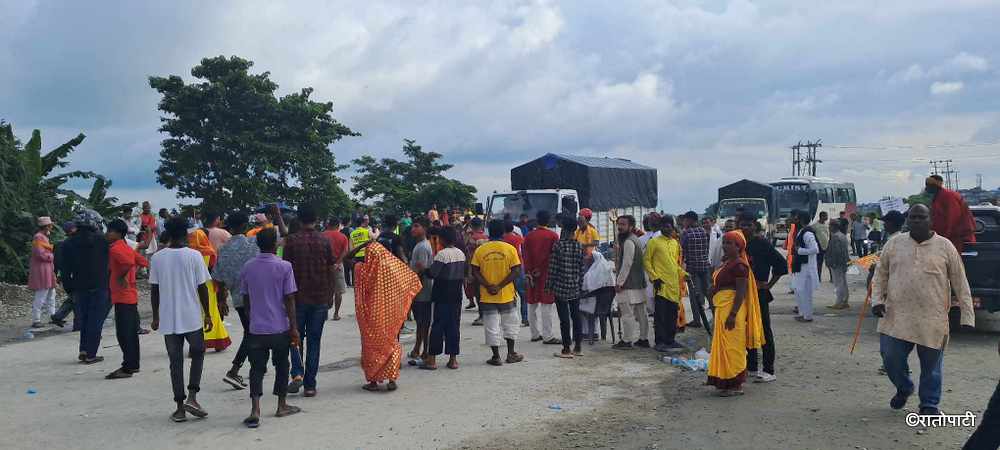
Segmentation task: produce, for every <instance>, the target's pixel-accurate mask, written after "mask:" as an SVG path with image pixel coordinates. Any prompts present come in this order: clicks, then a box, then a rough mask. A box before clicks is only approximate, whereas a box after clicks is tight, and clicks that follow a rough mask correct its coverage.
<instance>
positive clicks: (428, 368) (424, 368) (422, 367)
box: [417, 364, 438, 370]
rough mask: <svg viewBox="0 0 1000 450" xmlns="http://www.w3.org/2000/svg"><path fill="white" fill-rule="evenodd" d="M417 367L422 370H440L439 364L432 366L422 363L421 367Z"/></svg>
mask: <svg viewBox="0 0 1000 450" xmlns="http://www.w3.org/2000/svg"><path fill="white" fill-rule="evenodd" d="M417 368H418V369H421V370H438V368H437V366H431V365H428V364H421V365H420V367H417Z"/></svg>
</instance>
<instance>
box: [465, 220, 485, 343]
mask: <svg viewBox="0 0 1000 450" xmlns="http://www.w3.org/2000/svg"><path fill="white" fill-rule="evenodd" d="M489 240H490V237H489V236H487V235H486V232H485V231H483V219H480V218H478V217H477V218H475V219H472V222H471V223H470V224H469V233H468V234H467V235H466V236H465V258H466V259H465V260H466V261H471V260H472V255H475V254H476V249H477V248H479V245H480V244H483V243H485V242H488V241H489ZM465 298H467V299H469V304H468V305H467V306H466V307H465V309H472V308H475V307H476V305H477V304H479V283H478V282H477V281H476V278H475V277H473V276H472V266H471V265H470V266H469V272H468V273H467V274H466V277H465ZM482 325H483V312H482V311H480V312H479V317H477V318H476V320H473V321H472V326H476V327H478V326H482Z"/></svg>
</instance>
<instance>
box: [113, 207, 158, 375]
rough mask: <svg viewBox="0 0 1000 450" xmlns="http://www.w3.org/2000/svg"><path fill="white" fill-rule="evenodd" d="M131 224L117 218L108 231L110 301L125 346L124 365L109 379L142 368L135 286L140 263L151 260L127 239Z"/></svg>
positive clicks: (144, 265) (117, 329)
mask: <svg viewBox="0 0 1000 450" xmlns="http://www.w3.org/2000/svg"><path fill="white" fill-rule="evenodd" d="M127 233H128V225H127V224H126V223H125V221H124V220H121V219H116V220H113V221H111V223H110V224H108V232H107V234H106V235H105V236H106V237H107V239H108V242H110V243H111V247H110V249H109V250H108V271H109V272H110V277H111V279H110V281H109V283H108V287H109V288H110V291H111V303H112V304H113V305H115V333H116V334H117V336H118V346H119V347H121V349H122V366H121V368H119V369H118V370H115V371H114V372H111V373H110V374H108V376H107V377H105V378H107V379H109V380H114V379H118V378H131V377H132V374H133V373H136V372H138V371H139V308H138V300H139V293H138V291H137V290H136V288H135V272H136V269H138V268H139V267H149V262H148V261H146V258H143V257H142V255H140V254H138V253H136V251H135V250H132V247H129V246H128V244H127V243H126V242H125V235H126V234H127Z"/></svg>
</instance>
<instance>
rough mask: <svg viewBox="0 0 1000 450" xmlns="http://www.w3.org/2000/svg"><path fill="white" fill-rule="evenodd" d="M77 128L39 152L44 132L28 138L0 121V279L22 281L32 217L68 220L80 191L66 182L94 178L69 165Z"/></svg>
mask: <svg viewBox="0 0 1000 450" xmlns="http://www.w3.org/2000/svg"><path fill="white" fill-rule="evenodd" d="M84 138H85V136H84V135H83V134H79V135H78V136H76V137H75V138H73V139H70V140H69V141H68V142H66V143H64V144H62V145H60V146H58V147H56V148H54V149H52V150H50V151H48V152H46V153H44V154H43V153H42V151H41V149H42V134H41V132H40V131H38V130H34V131H33V132H32V133H31V139H29V140H28V142H27V143H25V144H22V142H21V141H20V140H19V139H18V138H17V137H16V136H15V135H14V130H13V127H12V126H11V125H10V124H9V123H6V122H3V121H0V230H3V233H0V280H3V281H8V282H23V281H24V280H25V279H26V278H27V273H28V254H29V251H30V243H31V237H32V234H33V233H34V230H35V217H38V216H50V217H52V219H53V220H55V221H57V222H59V221H62V220H67V219H69V218H70V215H71V214H72V210H73V208H74V207H76V206H79V204H80V202H78V201H77V198H78V197H79V196H77V195H76V193H74V192H73V191H71V190H69V189H68V188H66V187H65V186H64V184H65V183H66V182H67V181H69V180H70V179H73V178H94V177H96V176H97V175H96V174H94V173H93V172H84V171H70V172H64V173H59V174H53V172H55V171H56V169H62V168H65V167H66V166H67V165H68V164H69V163H68V162H67V161H66V158H67V157H68V156H69V154H70V153H72V151H73V150H74V149H75V148H76V146H78V145H80V143H81V142H83V139H84Z"/></svg>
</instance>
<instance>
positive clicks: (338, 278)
mask: <svg viewBox="0 0 1000 450" xmlns="http://www.w3.org/2000/svg"><path fill="white" fill-rule="evenodd" d="M333 292H334V293H335V294H343V293H344V292H347V281H345V280H344V271H343V270H334V271H333Z"/></svg>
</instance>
